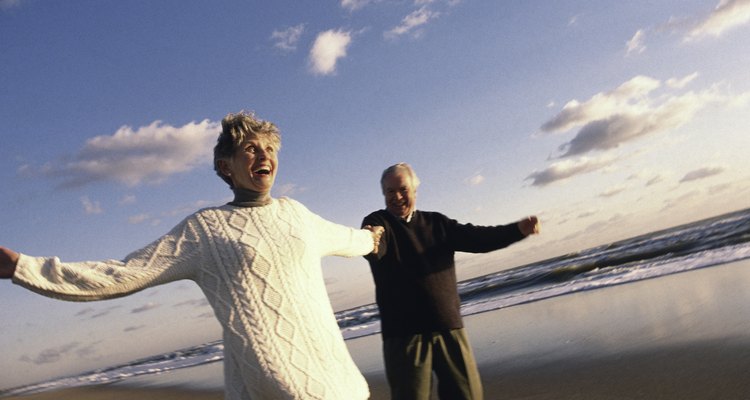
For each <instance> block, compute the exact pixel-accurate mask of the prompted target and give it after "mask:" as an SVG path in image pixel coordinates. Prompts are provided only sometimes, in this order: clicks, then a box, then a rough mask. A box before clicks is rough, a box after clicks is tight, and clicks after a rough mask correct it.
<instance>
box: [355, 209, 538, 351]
mask: <svg viewBox="0 0 750 400" xmlns="http://www.w3.org/2000/svg"><path fill="white" fill-rule="evenodd" d="M362 225H363V226H364V225H372V226H382V227H384V228H385V233H384V234H383V237H382V239H381V241H380V247H379V249H378V253H377V254H370V255H367V256H365V258H366V259H367V260H368V261H369V263H370V269H371V270H372V275H373V278H374V280H375V297H376V300H377V303H378V308H379V309H380V320H381V325H382V335H383V337H384V338H389V337H399V336H407V335H412V334H417V333H427V332H438V331H447V330H450V329H458V328H463V321H462V320H461V313H460V299H459V296H458V289H457V286H456V283H457V282H456V266H455V261H454V254H455V252H456V251H464V252H470V253H486V252H490V251H493V250H497V249H501V248H503V247H506V246H508V245H510V244H513V243H515V242H517V241H519V240H521V239H523V238H524V235H523V234H522V233H521V231H519V229H518V224H515V223H513V224H509V225H499V226H474V225H471V224H459V223H458V222H456V221H455V220H452V219H450V218H448V217H446V216H445V215H443V214H440V213H437V212H426V211H415V212H414V213H413V214H412V218H411V220H410V221H409V222H406V221H405V220H403V219H401V218H398V217H396V216H394V215H393V214H391V213H390V212H388V211H386V210H379V211H376V212H374V213H372V214H370V215H368V216H367V217H365V219H364V221H363V222H362Z"/></svg>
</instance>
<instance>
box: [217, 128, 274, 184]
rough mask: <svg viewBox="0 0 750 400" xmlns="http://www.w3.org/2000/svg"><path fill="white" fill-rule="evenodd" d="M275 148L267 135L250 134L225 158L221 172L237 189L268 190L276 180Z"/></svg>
mask: <svg viewBox="0 0 750 400" xmlns="http://www.w3.org/2000/svg"><path fill="white" fill-rule="evenodd" d="M277 150H278V149H277V148H276V146H275V144H274V143H273V142H272V141H271V140H270V139H269V138H268V137H265V136H257V135H253V136H250V137H248V138H247V139H246V140H245V141H244V142H242V143H241V144H240V146H239V147H237V150H235V152H234V154H233V155H232V157H231V158H230V159H229V160H226V163H225V164H224V165H225V167H224V168H222V172H223V173H224V174H225V175H227V176H229V177H230V178H231V179H232V184H233V186H234V187H235V188H237V189H250V190H254V191H256V192H269V191H270V190H271V187H273V183H274V181H275V180H276V171H277V167H278V155H277Z"/></svg>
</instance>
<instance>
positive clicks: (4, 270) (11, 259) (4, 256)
mask: <svg viewBox="0 0 750 400" xmlns="http://www.w3.org/2000/svg"><path fill="white" fill-rule="evenodd" d="M17 263H18V253H16V252H15V251H13V250H11V249H7V248H5V247H1V246H0V279H10V278H12V277H13V273H14V272H16V264H17Z"/></svg>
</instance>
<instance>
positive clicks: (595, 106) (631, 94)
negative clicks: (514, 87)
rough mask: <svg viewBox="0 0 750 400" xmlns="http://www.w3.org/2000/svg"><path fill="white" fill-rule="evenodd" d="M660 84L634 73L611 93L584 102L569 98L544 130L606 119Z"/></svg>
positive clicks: (604, 93)
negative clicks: (634, 75) (631, 77)
mask: <svg viewBox="0 0 750 400" xmlns="http://www.w3.org/2000/svg"><path fill="white" fill-rule="evenodd" d="M659 86H661V83H660V82H659V81H658V80H656V79H653V78H649V77H647V76H640V75H639V76H636V77H635V78H633V79H631V80H629V81H627V82H625V83H623V84H622V85H620V86H619V87H618V88H617V89H615V90H612V91H610V92H602V93H597V94H595V95H594V96H592V97H591V99H589V100H587V101H586V102H584V103H580V102H578V101H577V100H571V101H569V102H568V103H567V104H565V106H563V109H562V110H561V111H560V113H558V114H557V115H556V116H554V117H552V118H551V119H550V120H548V121H547V122H545V123H544V124H542V127H541V129H542V131H544V132H565V131H568V130H569V129H571V128H573V127H575V126H577V125H582V124H585V123H588V122H590V121H595V120H598V119H602V118H606V117H607V116H610V115H612V114H614V113H616V112H618V111H619V110H622V109H623V108H634V106H633V102H637V101H638V100H640V99H642V98H644V97H646V96H647V95H648V94H649V93H650V92H652V91H653V90H655V89H657V88H659Z"/></svg>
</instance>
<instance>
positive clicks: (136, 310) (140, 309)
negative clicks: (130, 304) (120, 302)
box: [130, 302, 160, 314]
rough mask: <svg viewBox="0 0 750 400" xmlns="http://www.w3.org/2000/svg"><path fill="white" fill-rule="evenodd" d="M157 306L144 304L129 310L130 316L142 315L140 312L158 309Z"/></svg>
mask: <svg viewBox="0 0 750 400" xmlns="http://www.w3.org/2000/svg"><path fill="white" fill-rule="evenodd" d="M159 306H160V305H159V304H156V303H151V302H149V303H146V304H144V305H142V306H140V307H136V308H134V309H132V310H130V313H131V314H138V313H142V312H146V311H150V310H153V309H155V308H159Z"/></svg>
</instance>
